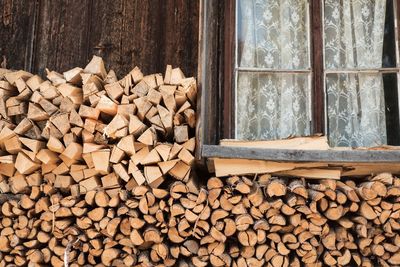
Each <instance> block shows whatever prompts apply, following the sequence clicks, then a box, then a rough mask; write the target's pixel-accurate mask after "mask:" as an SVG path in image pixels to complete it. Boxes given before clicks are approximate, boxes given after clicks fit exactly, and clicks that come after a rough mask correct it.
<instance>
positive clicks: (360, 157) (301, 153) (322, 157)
mask: <svg viewBox="0 0 400 267" xmlns="http://www.w3.org/2000/svg"><path fill="white" fill-rule="evenodd" d="M201 156H202V157H203V158H231V159H254V160H268V161H279V162H329V163H352V162H356V163H400V149H399V150H397V149H386V150H334V149H330V150H300V149H269V148H252V147H231V146H221V145H203V146H202V149H201Z"/></svg>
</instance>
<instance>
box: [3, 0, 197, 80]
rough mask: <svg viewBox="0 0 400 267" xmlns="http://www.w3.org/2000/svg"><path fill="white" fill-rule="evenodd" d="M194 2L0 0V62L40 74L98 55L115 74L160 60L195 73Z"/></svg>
mask: <svg viewBox="0 0 400 267" xmlns="http://www.w3.org/2000/svg"><path fill="white" fill-rule="evenodd" d="M198 21H199V1H197V0H102V1H96V0H0V62H1V61H2V58H3V56H4V57H5V58H6V60H7V67H9V68H14V69H26V70H28V71H32V72H35V73H36V72H39V73H41V74H43V73H44V70H45V68H46V67H47V68H49V69H52V70H57V71H59V72H62V71H65V70H68V69H69V68H72V67H75V66H82V67H83V66H85V64H86V63H87V62H88V61H89V60H90V58H91V56H92V55H99V56H102V57H103V58H104V60H105V61H106V64H107V67H109V68H110V67H111V68H112V69H114V70H115V71H116V73H117V74H118V75H119V76H122V75H124V74H125V73H127V72H128V71H129V70H131V69H132V68H133V67H134V66H135V65H138V66H140V67H141V69H142V70H143V72H145V73H153V72H164V69H165V65H166V64H172V65H174V66H180V67H181V68H182V69H183V71H184V73H185V74H187V75H191V76H193V75H196V74H197V55H198V35H199V24H198Z"/></svg>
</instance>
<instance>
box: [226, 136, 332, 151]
mask: <svg viewBox="0 0 400 267" xmlns="http://www.w3.org/2000/svg"><path fill="white" fill-rule="evenodd" d="M220 145H222V146H232V147H254V148H267V149H299V150H300V149H301V150H328V149H329V145H328V139H327V137H326V136H307V137H293V138H288V139H281V140H270V141H241V140H228V139H223V140H221V141H220Z"/></svg>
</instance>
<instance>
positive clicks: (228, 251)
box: [0, 174, 400, 267]
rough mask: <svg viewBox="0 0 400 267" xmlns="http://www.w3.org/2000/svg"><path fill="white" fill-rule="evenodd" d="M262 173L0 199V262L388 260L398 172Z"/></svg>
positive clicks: (399, 253) (392, 260) (395, 235)
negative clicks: (340, 175)
mask: <svg viewBox="0 0 400 267" xmlns="http://www.w3.org/2000/svg"><path fill="white" fill-rule="evenodd" d="M312 182H313V183H309V182H306V181H304V180H302V179H290V180H287V179H284V178H276V177H271V176H270V175H262V176H259V177H256V178H251V177H238V176H233V177H229V178H227V179H226V181H223V180H221V179H220V178H210V179H209V180H208V183H207V187H205V188H200V189H199V188H198V187H196V186H193V185H192V184H190V183H185V182H182V181H176V182H174V183H172V184H171V185H170V186H169V190H167V189H161V188H151V187H149V186H144V185H142V186H137V187H135V188H133V189H132V190H129V191H128V190H124V189H121V190H120V191H119V192H118V194H116V195H114V196H113V197H110V196H109V195H108V194H107V193H106V191H104V190H101V189H98V190H91V191H89V192H87V193H86V194H85V195H81V196H79V197H72V196H70V195H65V194H64V195H63V194H62V193H60V192H57V190H56V189H55V188H54V187H51V186H48V185H42V186H34V187H32V190H31V192H30V193H29V194H19V195H13V196H12V197H9V198H8V199H5V201H4V202H3V204H2V205H1V217H2V219H1V222H0V231H1V235H0V264H2V265H5V264H16V265H17V266H22V265H26V264H27V263H31V264H32V266H35V264H42V265H52V266H63V265H66V266H78V265H84V264H89V265H95V264H98V263H102V264H104V265H105V266H136V265H140V266H156V265H160V266H161V265H162V266H208V265H212V266H274V267H277V266H303V265H308V266H323V265H331V266H360V265H362V266H378V265H379V266H398V265H400V248H399V246H398V244H399V242H400V222H399V218H400V203H399V200H400V179H399V178H396V177H393V176H391V175H390V174H381V175H378V176H375V177H373V178H370V179H367V180H364V181H360V182H358V183H355V182H354V181H345V182H340V181H335V180H324V181H320V182H319V183H316V182H315V180H313V181H312Z"/></svg>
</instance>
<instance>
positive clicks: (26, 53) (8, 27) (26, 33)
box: [0, 0, 38, 70]
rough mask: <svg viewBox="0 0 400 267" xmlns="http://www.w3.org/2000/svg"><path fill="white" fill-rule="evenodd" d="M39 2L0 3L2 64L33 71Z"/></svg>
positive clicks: (20, 0)
mask: <svg viewBox="0 0 400 267" xmlns="http://www.w3.org/2000/svg"><path fill="white" fill-rule="evenodd" d="M37 5H38V2H37V1H23V0H2V1H0V62H2V61H3V60H4V58H6V62H7V65H6V66H7V67H8V68H13V69H26V70H31V62H32V55H33V53H32V51H33V37H34V30H35V24H36V21H35V20H36V17H37V14H36V12H37Z"/></svg>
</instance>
